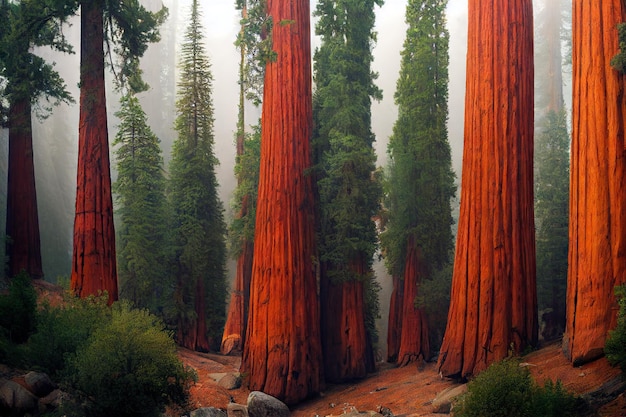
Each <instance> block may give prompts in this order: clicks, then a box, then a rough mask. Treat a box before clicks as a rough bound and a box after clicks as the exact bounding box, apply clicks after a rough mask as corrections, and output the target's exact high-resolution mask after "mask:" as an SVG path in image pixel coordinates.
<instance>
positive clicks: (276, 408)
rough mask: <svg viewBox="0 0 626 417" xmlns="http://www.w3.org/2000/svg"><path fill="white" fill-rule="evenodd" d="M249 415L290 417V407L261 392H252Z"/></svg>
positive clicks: (249, 396)
mask: <svg viewBox="0 0 626 417" xmlns="http://www.w3.org/2000/svg"><path fill="white" fill-rule="evenodd" d="M248 414H249V415H250V417H289V416H290V415H291V412H290V411H289V407H287V405H286V404H285V403H284V402H282V401H280V400H279V399H278V398H275V397H272V396H271V395H268V394H266V393H264V392H261V391H252V392H251V393H250V395H248Z"/></svg>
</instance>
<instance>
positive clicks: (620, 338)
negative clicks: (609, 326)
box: [604, 285, 626, 374]
mask: <svg viewBox="0 0 626 417" xmlns="http://www.w3.org/2000/svg"><path fill="white" fill-rule="evenodd" d="M615 296H616V297H617V299H618V303H619V311H618V313H617V327H616V328H615V329H614V330H611V331H610V332H609V337H608V338H607V340H606V344H605V346H604V353H605V355H606V358H607V359H608V361H609V363H610V364H611V365H613V366H619V367H620V368H621V369H622V372H623V373H624V374H626V285H621V286H619V287H615Z"/></svg>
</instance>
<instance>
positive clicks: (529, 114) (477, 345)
mask: <svg viewBox="0 0 626 417" xmlns="http://www.w3.org/2000/svg"><path fill="white" fill-rule="evenodd" d="M532 163H533V24H532V2H531V0H507V1H504V0H470V1H469V26H468V51H467V91H466V104H465V144H464V149H463V175H462V188H461V212H460V217H459V228H458V234H457V244H456V253H455V263H454V273H453V279H452V294H451V300H450V312H449V314H448V325H447V329H446V333H445V336H444V340H443V344H442V347H441V351H440V356H439V363H438V367H439V370H440V372H441V373H442V374H443V375H444V376H460V377H463V378H465V377H468V376H470V375H476V374H477V373H478V372H480V371H481V370H483V369H485V368H486V367H487V366H488V365H489V364H490V363H492V362H494V361H497V360H500V359H502V358H504V357H506V356H507V354H508V351H509V349H511V348H512V349H513V351H514V352H515V353H519V352H522V351H523V350H524V349H525V348H526V347H527V346H528V345H534V344H535V343H536V340H537V311H536V309H537V296H536V276H535V247H534V219H533V165H532Z"/></svg>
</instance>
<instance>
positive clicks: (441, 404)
mask: <svg viewBox="0 0 626 417" xmlns="http://www.w3.org/2000/svg"><path fill="white" fill-rule="evenodd" d="M466 392H467V384H463V385H457V386H455V387H450V388H446V389H445V390H443V391H441V392H440V393H438V394H437V396H436V397H435V399H434V400H433V402H432V406H433V413H437V414H449V413H450V410H451V409H452V402H453V401H454V400H455V399H457V398H458V397H459V396H461V395H463V394H465V393H466Z"/></svg>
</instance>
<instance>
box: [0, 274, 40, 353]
mask: <svg viewBox="0 0 626 417" xmlns="http://www.w3.org/2000/svg"><path fill="white" fill-rule="evenodd" d="M36 309H37V292H36V291H35V289H34V288H33V285H32V282H31V280H30V277H29V276H28V274H27V273H26V272H24V271H22V272H20V273H19V274H17V275H16V276H15V277H13V279H12V280H11V283H10V285H9V293H8V294H2V295H0V327H1V328H2V329H1V330H2V331H3V332H4V334H5V337H6V339H7V341H8V342H10V343H16V344H19V343H24V342H26V341H27V340H28V337H29V336H30V334H31V333H32V332H33V330H34V329H35V313H36Z"/></svg>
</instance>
